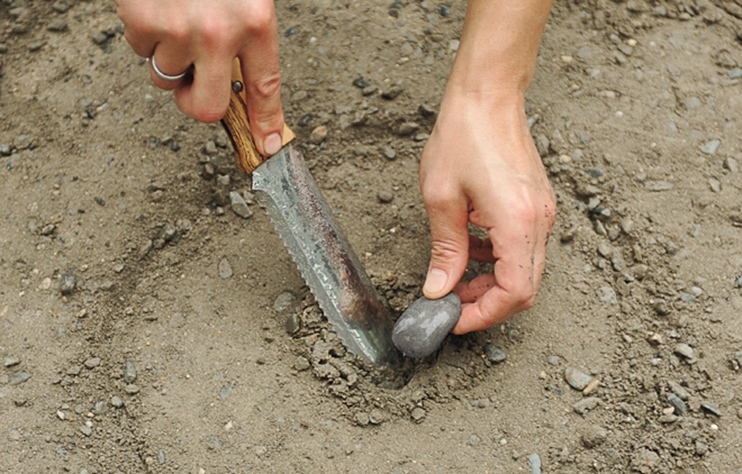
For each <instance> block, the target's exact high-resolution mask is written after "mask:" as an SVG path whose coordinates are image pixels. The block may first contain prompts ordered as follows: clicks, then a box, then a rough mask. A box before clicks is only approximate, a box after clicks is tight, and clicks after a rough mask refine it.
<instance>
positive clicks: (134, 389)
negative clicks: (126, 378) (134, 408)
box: [124, 383, 139, 395]
mask: <svg viewBox="0 0 742 474" xmlns="http://www.w3.org/2000/svg"><path fill="white" fill-rule="evenodd" d="M124 391H125V392H126V393H128V394H129V395H136V394H137V393H139V386H138V385H135V384H133V383H130V384H128V385H126V386H125V387H124Z"/></svg>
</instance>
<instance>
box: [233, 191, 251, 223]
mask: <svg viewBox="0 0 742 474" xmlns="http://www.w3.org/2000/svg"><path fill="white" fill-rule="evenodd" d="M229 201H230V203H231V205H232V211H233V212H234V213H235V214H237V215H238V216H240V217H242V218H243V219H247V218H248V217H252V211H251V210H250V207H249V206H248V205H247V203H246V202H245V199H243V197H242V196H241V195H240V193H238V192H235V191H231V192H230V193H229Z"/></svg>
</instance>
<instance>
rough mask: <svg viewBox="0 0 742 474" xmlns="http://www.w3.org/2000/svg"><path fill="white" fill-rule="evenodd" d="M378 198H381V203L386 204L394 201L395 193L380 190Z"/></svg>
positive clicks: (388, 190)
mask: <svg viewBox="0 0 742 474" xmlns="http://www.w3.org/2000/svg"><path fill="white" fill-rule="evenodd" d="M376 197H378V198H379V201H380V202H383V203H385V204H386V203H390V202H392V200H393V199H394V193H393V192H392V190H391V189H380V190H379V193H378V194H377V195H376Z"/></svg>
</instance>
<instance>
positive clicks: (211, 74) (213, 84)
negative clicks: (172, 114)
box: [158, 55, 233, 123]
mask: <svg viewBox="0 0 742 474" xmlns="http://www.w3.org/2000/svg"><path fill="white" fill-rule="evenodd" d="M232 59H233V58H232V57H230V56H229V55H202V56H201V57H200V61H201V62H197V63H196V64H194V66H193V70H192V78H191V79H190V81H184V82H181V83H180V84H179V86H178V87H177V88H176V89H175V103H176V104H177V105H178V108H179V109H180V110H181V111H182V112H183V113H184V114H186V115H188V116H189V117H191V118H193V119H196V120H198V121H199V122H204V123H212V122H216V121H218V120H220V119H221V118H222V117H224V114H226V113H227V108H228V107H229V95H230V90H231V89H230V79H231V77H232ZM158 64H159V63H158Z"/></svg>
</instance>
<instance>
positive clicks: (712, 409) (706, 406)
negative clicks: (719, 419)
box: [701, 403, 721, 416]
mask: <svg viewBox="0 0 742 474" xmlns="http://www.w3.org/2000/svg"><path fill="white" fill-rule="evenodd" d="M701 410H703V411H705V412H706V413H708V414H710V415H714V416H721V413H720V412H719V409H718V408H716V407H715V406H713V405H711V404H710V403H701Z"/></svg>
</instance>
